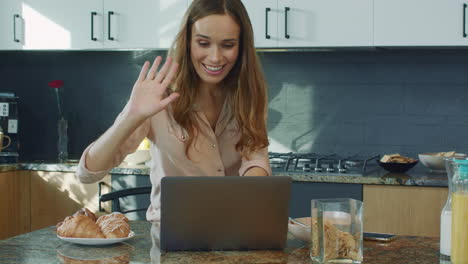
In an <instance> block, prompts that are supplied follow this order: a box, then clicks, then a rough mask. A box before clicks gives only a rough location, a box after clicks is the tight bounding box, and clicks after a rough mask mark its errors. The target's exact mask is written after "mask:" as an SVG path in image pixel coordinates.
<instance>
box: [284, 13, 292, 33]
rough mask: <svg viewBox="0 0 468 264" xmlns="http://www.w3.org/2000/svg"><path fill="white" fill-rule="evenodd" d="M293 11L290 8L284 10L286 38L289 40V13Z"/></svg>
mask: <svg viewBox="0 0 468 264" xmlns="http://www.w3.org/2000/svg"><path fill="white" fill-rule="evenodd" d="M289 10H291V9H290V8H289V7H285V8H284V37H285V38H287V39H288V38H289V34H288V11H289Z"/></svg>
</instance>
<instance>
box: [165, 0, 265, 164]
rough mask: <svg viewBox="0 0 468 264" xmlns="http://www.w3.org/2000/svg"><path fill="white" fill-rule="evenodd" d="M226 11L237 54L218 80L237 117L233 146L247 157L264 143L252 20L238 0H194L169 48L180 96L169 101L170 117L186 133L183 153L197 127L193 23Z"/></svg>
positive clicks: (261, 89)
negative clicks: (175, 65)
mask: <svg viewBox="0 0 468 264" xmlns="http://www.w3.org/2000/svg"><path fill="white" fill-rule="evenodd" d="M215 14H216V15H229V16H231V17H232V18H233V19H234V21H236V23H237V24H238V25H239V27H240V39H239V55H238V58H237V61H236V63H235V65H234V67H233V68H232V69H231V71H230V72H229V74H228V75H227V76H226V78H225V79H224V80H223V82H222V87H223V90H224V89H225V90H224V91H225V92H226V96H227V99H228V100H229V101H228V102H230V104H231V105H230V106H231V109H232V112H233V118H235V120H236V121H237V125H238V127H239V130H240V134H241V137H240V139H239V141H238V142H237V144H236V150H237V151H239V152H240V153H241V155H242V156H244V157H246V158H248V156H249V154H250V153H251V152H254V151H256V150H258V149H261V148H264V147H266V146H268V144H269V143H268V137H267V128H266V116H267V89H266V82H265V78H264V76H263V71H262V69H261V66H260V62H259V59H258V57H257V53H256V51H255V47H254V37H253V30H252V24H251V22H250V19H249V16H248V14H247V10H246V9H245V7H244V5H243V4H242V2H241V0H194V1H193V2H192V4H191V5H190V7H189V9H188V10H187V12H186V13H185V16H184V19H183V23H182V25H181V29H180V31H179V33H178V34H177V37H176V39H175V41H174V43H173V45H172V48H171V49H170V51H169V56H172V57H173V59H174V61H175V62H177V63H179V71H178V73H177V76H176V77H175V80H174V82H173V89H174V90H177V92H178V93H179V94H180V97H179V98H178V99H177V100H176V101H175V102H174V103H173V106H172V111H173V113H172V114H173V116H174V120H175V121H176V122H177V123H178V124H179V125H180V126H182V127H183V128H184V129H185V130H186V131H187V134H188V140H187V143H186V148H185V153H186V155H187V156H188V150H189V147H190V146H191V145H192V144H193V143H194V137H195V136H196V134H197V133H198V132H199V131H200V129H199V126H198V122H197V117H196V114H195V112H194V111H192V105H193V103H194V99H195V98H196V94H197V92H198V89H199V84H200V77H199V76H198V74H197V73H196V71H195V69H194V67H193V64H192V62H191V59H190V58H191V57H190V41H191V37H192V36H191V33H192V26H193V24H194V23H195V22H196V21H197V20H199V19H201V18H203V17H206V16H209V15H215Z"/></svg>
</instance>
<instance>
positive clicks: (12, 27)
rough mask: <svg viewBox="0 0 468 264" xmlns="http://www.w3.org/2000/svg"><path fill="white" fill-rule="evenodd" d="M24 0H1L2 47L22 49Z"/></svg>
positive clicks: (0, 34)
mask: <svg viewBox="0 0 468 264" xmlns="http://www.w3.org/2000/svg"><path fill="white" fill-rule="evenodd" d="M21 8H22V1H19V0H1V1H0V49H3V50H11V49H21V48H22V47H23V44H24V27H23V26H24V23H23V22H24V21H23V14H22V9H21Z"/></svg>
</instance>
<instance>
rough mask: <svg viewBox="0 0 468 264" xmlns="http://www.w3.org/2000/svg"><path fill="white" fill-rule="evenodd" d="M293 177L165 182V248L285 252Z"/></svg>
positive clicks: (187, 178) (162, 215)
mask: <svg viewBox="0 0 468 264" xmlns="http://www.w3.org/2000/svg"><path fill="white" fill-rule="evenodd" d="M290 192H291V178H290V177H280V176H271V177H238V176H232V177H211V176H208V177H164V178H163V179H162V181H161V234H160V239H161V240H160V242H161V249H162V250H165V251H173V250H263V249H283V248H284V247H285V246H286V239H287V238H286V237H287V232H288V210H289V198H290Z"/></svg>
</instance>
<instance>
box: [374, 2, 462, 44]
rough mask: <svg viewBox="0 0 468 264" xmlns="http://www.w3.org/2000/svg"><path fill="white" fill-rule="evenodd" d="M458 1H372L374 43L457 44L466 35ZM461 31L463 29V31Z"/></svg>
mask: <svg viewBox="0 0 468 264" xmlns="http://www.w3.org/2000/svg"><path fill="white" fill-rule="evenodd" d="M465 3H468V1H461V0H410V1H407V0H392V1H388V0H374V14H375V15H374V44H375V46H459V45H467V44H468V38H467V37H466V35H464V33H467V31H468V30H467V29H466V25H467V24H466V19H465V18H464V15H463V14H464V12H468V10H467V7H466V6H464V4H465ZM464 30H465V31H464Z"/></svg>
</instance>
